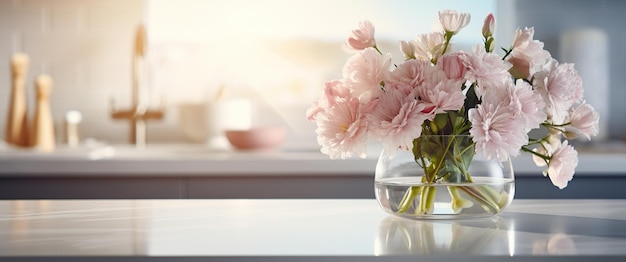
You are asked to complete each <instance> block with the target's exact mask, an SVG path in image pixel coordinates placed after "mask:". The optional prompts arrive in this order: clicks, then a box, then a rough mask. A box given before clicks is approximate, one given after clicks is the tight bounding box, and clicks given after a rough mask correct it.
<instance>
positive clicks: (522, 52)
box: [508, 28, 550, 79]
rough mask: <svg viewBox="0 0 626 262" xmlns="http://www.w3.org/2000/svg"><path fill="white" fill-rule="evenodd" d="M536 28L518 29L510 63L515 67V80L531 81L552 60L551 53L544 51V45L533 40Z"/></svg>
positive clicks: (512, 71) (513, 69) (512, 70)
mask: <svg viewBox="0 0 626 262" xmlns="http://www.w3.org/2000/svg"><path fill="white" fill-rule="evenodd" d="M534 34H535V29H534V28H525V29H524V30H521V29H519V28H518V29H516V30H515V36H514V38H513V44H512V47H511V49H512V51H511V53H510V54H509V57H508V61H509V63H511V64H512V65H513V67H512V68H511V74H512V75H513V77H515V78H524V79H530V77H531V76H532V75H534V74H535V73H536V72H537V71H538V69H539V68H541V66H542V65H544V64H545V63H546V62H547V61H548V59H549V58H550V53H548V52H547V51H545V50H543V43H542V42H540V41H537V40H533V35H534Z"/></svg>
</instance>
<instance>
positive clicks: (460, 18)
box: [439, 10, 471, 34]
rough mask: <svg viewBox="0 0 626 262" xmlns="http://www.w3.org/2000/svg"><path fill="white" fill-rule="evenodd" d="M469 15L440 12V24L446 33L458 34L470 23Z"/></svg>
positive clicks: (446, 11)
mask: <svg viewBox="0 0 626 262" xmlns="http://www.w3.org/2000/svg"><path fill="white" fill-rule="evenodd" d="M470 18H471V16H470V14H469V13H460V12H457V11H454V10H444V11H439V22H440V23H441V26H442V27H443V30H444V31H445V32H446V33H448V32H449V33H452V34H456V33H458V32H459V31H460V30H461V29H462V28H463V27H465V26H467V24H469V22H470Z"/></svg>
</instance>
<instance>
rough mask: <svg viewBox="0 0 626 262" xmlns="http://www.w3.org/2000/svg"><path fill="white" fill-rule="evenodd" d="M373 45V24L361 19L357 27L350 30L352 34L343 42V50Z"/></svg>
mask: <svg viewBox="0 0 626 262" xmlns="http://www.w3.org/2000/svg"><path fill="white" fill-rule="evenodd" d="M375 46H376V39H375V38H374V25H373V24H372V23H371V22H370V21H362V22H360V23H359V28H358V29H356V30H353V31H352V35H351V36H350V37H349V38H348V40H347V41H346V43H345V44H344V50H345V51H346V52H355V51H360V50H363V49H365V48H368V47H375Z"/></svg>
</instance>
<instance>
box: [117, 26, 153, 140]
mask: <svg viewBox="0 0 626 262" xmlns="http://www.w3.org/2000/svg"><path fill="white" fill-rule="evenodd" d="M145 53H146V31H145V28H144V27H143V25H139V27H138V28H137V33H136V36H135V48H134V52H133V58H132V70H133V71H132V72H133V74H132V98H133V101H132V107H131V108H130V109H128V110H117V108H116V107H115V103H114V101H112V102H111V117H112V118H113V119H127V120H130V143H131V144H135V145H136V146H137V147H144V146H145V145H146V121H147V120H150V119H162V118H163V116H164V113H165V112H164V110H163V109H162V108H161V107H160V106H159V108H157V109H149V108H148V101H147V98H146V95H147V94H146V86H145V82H146V81H145V70H146V65H145Z"/></svg>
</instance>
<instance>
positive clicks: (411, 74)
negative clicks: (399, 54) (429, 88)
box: [388, 59, 432, 87]
mask: <svg viewBox="0 0 626 262" xmlns="http://www.w3.org/2000/svg"><path fill="white" fill-rule="evenodd" d="M431 70H432V69H431V67H430V62H426V61H423V60H418V59H412V60H409V61H406V62H404V63H402V64H400V65H398V67H396V69H395V70H393V71H392V72H391V73H390V74H389V81H388V82H390V83H396V84H403V85H408V86H411V87H416V86H418V85H421V84H422V83H423V82H424V79H426V77H428V74H429V71H431Z"/></svg>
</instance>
